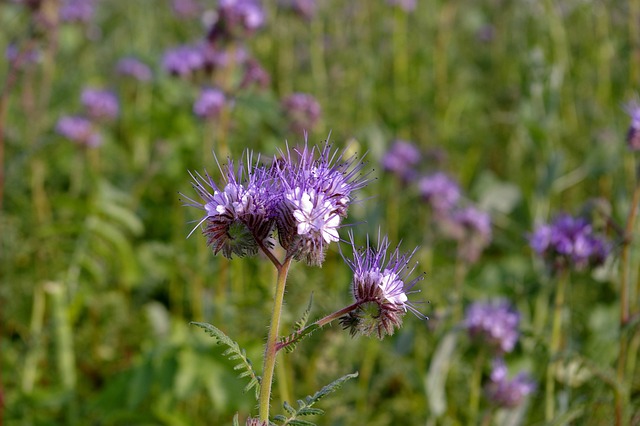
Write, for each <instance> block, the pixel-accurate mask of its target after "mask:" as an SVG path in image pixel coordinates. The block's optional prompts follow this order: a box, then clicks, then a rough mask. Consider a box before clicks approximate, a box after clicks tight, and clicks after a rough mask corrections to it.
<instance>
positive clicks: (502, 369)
mask: <svg viewBox="0 0 640 426" xmlns="http://www.w3.org/2000/svg"><path fill="white" fill-rule="evenodd" d="M492 367H493V369H492V371H491V375H490V381H489V383H488V384H487V386H486V388H485V391H486V395H487V398H488V399H489V401H491V402H492V403H493V404H495V405H497V406H498V407H501V408H514V407H517V406H518V405H520V404H522V402H523V401H524V399H525V398H526V397H527V396H528V395H529V394H531V393H532V392H533V391H535V389H536V384H535V382H534V381H533V380H532V379H531V378H530V377H529V375H528V374H527V373H524V372H521V373H518V375H516V376H515V377H514V378H513V379H511V380H509V378H508V371H507V366H506V365H505V363H504V360H502V359H496V360H494V361H493V366H492Z"/></svg>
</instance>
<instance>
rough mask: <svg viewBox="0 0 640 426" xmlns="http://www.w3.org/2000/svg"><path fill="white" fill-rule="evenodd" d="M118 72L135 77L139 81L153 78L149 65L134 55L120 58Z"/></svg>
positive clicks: (117, 66)
mask: <svg viewBox="0 0 640 426" xmlns="http://www.w3.org/2000/svg"><path fill="white" fill-rule="evenodd" d="M116 72H117V73H118V74H120V75H123V76H128V77H133V78H134V79H136V80H138V81H150V80H151V79H152V78H153V74H152V73H151V69H150V68H149V66H148V65H147V64H145V63H144V62H142V61H140V60H139V59H137V58H134V57H132V56H129V57H125V58H122V59H120V60H119V61H118V64H117V65H116Z"/></svg>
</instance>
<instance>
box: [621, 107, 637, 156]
mask: <svg viewBox="0 0 640 426" xmlns="http://www.w3.org/2000/svg"><path fill="white" fill-rule="evenodd" d="M625 111H627V114H629V116H630V117H631V123H630V124H629V130H628V132H627V145H628V146H629V149H631V150H632V151H640V102H638V100H637V99H634V100H632V101H630V102H629V103H627V104H626V105H625Z"/></svg>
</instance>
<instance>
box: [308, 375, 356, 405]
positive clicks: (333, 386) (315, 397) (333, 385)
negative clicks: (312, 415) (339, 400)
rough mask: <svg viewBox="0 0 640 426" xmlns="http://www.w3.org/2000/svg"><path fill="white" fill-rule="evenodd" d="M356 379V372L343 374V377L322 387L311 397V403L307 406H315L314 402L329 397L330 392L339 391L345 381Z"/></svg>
mask: <svg viewBox="0 0 640 426" xmlns="http://www.w3.org/2000/svg"><path fill="white" fill-rule="evenodd" d="M356 377H358V372H357V371H356V372H355V373H350V374H345V375H344V376H342V377H340V378H338V379H336V380H334V381H333V382H331V383H329V384H328V385H326V386H325V387H323V388H322V389H320V390H319V391H318V392H316V393H315V394H313V396H311V397H310V398H311V400H310V401H311V402H310V403H309V406H311V404H315V403H316V402H318V401H320V400H321V399H322V398H324V397H325V396H327V395H329V394H330V393H332V392H335V391H337V390H338V389H340V388H341V387H342V385H343V384H344V383H345V382H346V381H347V380H351V379H354V378H356Z"/></svg>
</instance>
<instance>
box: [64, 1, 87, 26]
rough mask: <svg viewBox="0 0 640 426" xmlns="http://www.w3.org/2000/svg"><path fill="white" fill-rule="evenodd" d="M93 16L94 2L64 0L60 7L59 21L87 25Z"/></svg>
mask: <svg viewBox="0 0 640 426" xmlns="http://www.w3.org/2000/svg"><path fill="white" fill-rule="evenodd" d="M94 14H95V0H64V1H63V2H62V4H61V5H60V20H61V21H62V22H69V23H73V22H76V23H81V24H87V23H89V22H91V20H92V19H93V16H94Z"/></svg>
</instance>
